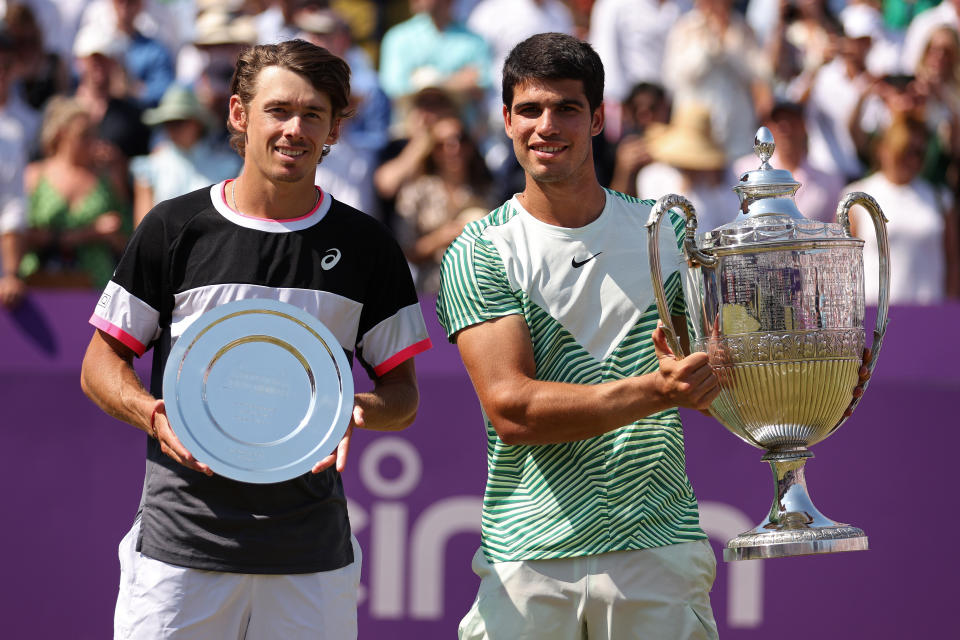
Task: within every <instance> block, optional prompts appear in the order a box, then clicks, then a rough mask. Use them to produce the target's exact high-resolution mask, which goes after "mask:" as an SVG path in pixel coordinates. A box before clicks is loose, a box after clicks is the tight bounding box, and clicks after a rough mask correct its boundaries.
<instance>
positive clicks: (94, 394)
mask: <svg viewBox="0 0 960 640" xmlns="http://www.w3.org/2000/svg"><path fill="white" fill-rule="evenodd" d="M112 340H113V338H110V337H109V336H105V334H103V333H102V332H100V331H97V332H96V333H95V334H94V336H93V338H92V339H91V340H90V345H89V346H88V347H87V352H86V354H85V355H84V358H83V365H82V367H81V370H80V386H81V388H82V389H83V392H84V393H85V394H86V395H87V397H89V398H90V399H91V400H93V402H94V403H95V404H96V405H97V406H98V407H100V408H101V409H102V410H103V411H104V412H105V413H107V414H108V415H110V416H112V417H114V418H116V419H117V420H122V421H123V422H126V423H127V424H130V425H133V426H134V427H136V428H138V429H140V430H142V431H144V432H146V433H147V434H149V435H153V433H152V427H151V425H150V415H151V413H152V412H153V406H154V405H155V404H156V398H154V397H153V396H152V395H151V394H150V392H149V391H147V390H146V389H145V388H144V386H143V383H142V382H141V381H140V378H139V377H138V376H137V373H136V371H134V370H133V365H132V362H131V361H130V360H128V359H125V358H124V357H121V356H120V355H118V354H117V353H116V351H114V347H112V346H111V344H110V342H108V341H112Z"/></svg>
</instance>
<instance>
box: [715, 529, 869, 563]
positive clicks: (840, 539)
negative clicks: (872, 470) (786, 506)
mask: <svg viewBox="0 0 960 640" xmlns="http://www.w3.org/2000/svg"><path fill="white" fill-rule="evenodd" d="M868 548H869V547H868V544H867V536H866V535H864V533H863V530H862V529H858V528H857V527H852V526H850V525H846V524H838V525H836V526H831V527H816V528H812V529H799V530H798V529H794V530H790V531H764V532H763V533H757V532H756V531H748V532H746V533H741V534H740V535H739V536H737V537H736V538H734V539H733V540H730V541H729V542H728V543H727V546H726V548H725V549H724V550H723V559H724V560H725V561H727V562H732V561H735V560H759V559H763V558H785V557H789V556H808V555H814V554H818V553H838V552H841V551H866V550H867V549H868Z"/></svg>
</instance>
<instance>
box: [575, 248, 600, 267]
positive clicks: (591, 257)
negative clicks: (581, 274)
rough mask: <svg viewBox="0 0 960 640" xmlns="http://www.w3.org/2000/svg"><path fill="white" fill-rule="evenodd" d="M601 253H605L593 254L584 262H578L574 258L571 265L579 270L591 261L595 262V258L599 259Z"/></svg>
mask: <svg viewBox="0 0 960 640" xmlns="http://www.w3.org/2000/svg"><path fill="white" fill-rule="evenodd" d="M601 253H603V251H598V252H597V253H595V254H593V255H592V256H590V257H589V258H587V259H586V260H584V261H582V262H578V261H577V259H576V258H573V260H572V262H571V263H570V264H572V265H573V268H574V269H579V268H580V267H582V266H583V265H585V264H587V263H588V262H590V261H591V260H593V259H594V258H596V257H597V256H598V255H600V254H601Z"/></svg>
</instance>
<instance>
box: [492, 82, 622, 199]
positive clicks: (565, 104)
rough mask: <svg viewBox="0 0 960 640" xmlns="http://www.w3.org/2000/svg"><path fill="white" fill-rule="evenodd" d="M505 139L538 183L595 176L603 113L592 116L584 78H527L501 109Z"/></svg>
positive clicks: (597, 111) (596, 112) (594, 113)
mask: <svg viewBox="0 0 960 640" xmlns="http://www.w3.org/2000/svg"><path fill="white" fill-rule="evenodd" d="M503 118H504V124H505V128H506V132H507V136H508V137H509V138H510V139H511V140H513V150H514V153H516V156H517V160H518V161H519V162H520V166H522V167H523V169H524V171H526V173H527V175H528V176H529V177H530V178H532V179H534V180H536V181H537V182H544V183H557V182H564V181H567V180H571V179H573V180H575V179H577V178H579V177H581V176H582V175H583V172H584V171H589V172H590V175H593V170H594V169H593V150H592V142H591V139H592V138H593V136H595V135H596V134H598V133H600V131H601V130H602V129H603V110H602V108H598V109H597V110H596V111H595V112H593V113H591V112H590V106H589V103H588V102H587V96H586V94H585V93H584V89H583V83H582V82H581V81H580V80H529V81H526V82H523V83H521V84H519V85H517V86H516V88H515V89H514V94H513V104H512V105H511V106H510V108H509V109H508V108H507V106H504V108H503Z"/></svg>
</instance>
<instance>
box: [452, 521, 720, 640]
mask: <svg viewBox="0 0 960 640" xmlns="http://www.w3.org/2000/svg"><path fill="white" fill-rule="evenodd" d="M716 568H717V561H716V558H715V557H714V555H713V550H712V549H711V548H710V543H709V542H707V541H706V540H700V541H696V542H685V543H682V544H672V545H667V546H665V547H656V548H653V549H644V550H641V551H615V552H612V553H604V554H600V555H595V556H585V557H581V558H564V559H559V560H527V561H520V562H496V563H490V562H489V561H487V559H486V558H485V557H484V555H483V552H482V551H479V550H478V551H477V553H476V555H475V556H474V558H473V570H474V572H475V573H476V574H477V575H478V576H480V590H479V592H478V593H477V599H476V600H475V601H474V603H473V606H472V607H471V608H470V611H469V612H468V613H467V615H466V616H465V617H464V618H463V620H462V621H461V622H460V638H461V640H481V639H483V640H516V639H517V638H523V639H524V640H536V639H541V638H542V639H543V640H583V639H584V638H588V639H589V640H605V639H613V640H622V639H624V638H630V639H631V640H694V639H696V640H715V639H716V638H717V623H716V622H715V621H714V619H713V610H712V609H711V608H710V588H711V587H712V586H713V580H714V577H715V575H716Z"/></svg>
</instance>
